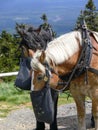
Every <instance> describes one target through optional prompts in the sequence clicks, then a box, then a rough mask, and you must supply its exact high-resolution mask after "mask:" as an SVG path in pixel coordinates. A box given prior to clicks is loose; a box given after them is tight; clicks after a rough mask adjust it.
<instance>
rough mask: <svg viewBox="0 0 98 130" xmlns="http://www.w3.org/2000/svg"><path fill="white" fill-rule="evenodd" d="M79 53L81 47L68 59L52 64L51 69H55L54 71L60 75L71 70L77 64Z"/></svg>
mask: <svg viewBox="0 0 98 130" xmlns="http://www.w3.org/2000/svg"><path fill="white" fill-rule="evenodd" d="M80 53H81V49H80V50H79V51H78V52H76V53H75V54H74V55H73V56H72V57H70V58H69V59H68V60H66V61H65V62H63V63H61V64H57V65H55V67H54V66H53V69H54V70H55V72H56V73H57V74H58V75H62V76H63V75H66V74H68V73H69V72H71V71H72V69H73V68H74V67H75V65H76V64H77V61H78V59H79V56H80Z"/></svg>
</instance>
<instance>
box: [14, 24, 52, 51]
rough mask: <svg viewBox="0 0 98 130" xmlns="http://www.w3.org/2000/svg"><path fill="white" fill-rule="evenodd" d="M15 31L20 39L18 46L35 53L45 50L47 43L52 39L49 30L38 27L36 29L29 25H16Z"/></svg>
mask: <svg viewBox="0 0 98 130" xmlns="http://www.w3.org/2000/svg"><path fill="white" fill-rule="evenodd" d="M16 30H17V32H18V34H19V35H20V37H21V38H22V40H21V42H20V45H21V46H22V45H25V46H26V47H27V48H29V49H32V50H34V51H36V49H41V50H42V49H43V50H45V49H46V47H47V43H48V42H50V41H51V40H52V39H53V36H52V31H51V28H46V29H44V28H42V25H40V26H39V27H38V28H37V29H36V28H34V27H33V26H30V25H19V24H17V26H16Z"/></svg>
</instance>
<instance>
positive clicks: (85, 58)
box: [49, 19, 98, 92]
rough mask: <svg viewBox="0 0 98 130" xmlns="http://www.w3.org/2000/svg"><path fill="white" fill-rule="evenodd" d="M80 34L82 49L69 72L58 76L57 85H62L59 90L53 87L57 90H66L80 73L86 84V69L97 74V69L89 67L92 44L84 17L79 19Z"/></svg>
mask: <svg viewBox="0 0 98 130" xmlns="http://www.w3.org/2000/svg"><path fill="white" fill-rule="evenodd" d="M81 35H82V49H81V54H80V57H79V59H78V62H77V64H76V66H75V67H74V68H73V69H72V71H71V72H70V73H68V74H66V75H63V76H59V78H60V79H61V80H62V82H58V85H63V86H64V87H63V88H62V89H60V90H57V89H55V90H56V91H58V92H63V91H65V90H68V89H69V87H70V82H71V80H73V79H75V78H77V77H79V76H81V75H82V74H85V78H84V79H85V84H88V71H90V72H92V73H95V74H97V75H98V70H96V69H94V68H92V67H90V62H91V58H92V50H93V46H92V43H91V39H90V35H89V30H88V29H87V26H86V23H85V20H84V19H83V20H82V21H81ZM49 69H51V68H49Z"/></svg>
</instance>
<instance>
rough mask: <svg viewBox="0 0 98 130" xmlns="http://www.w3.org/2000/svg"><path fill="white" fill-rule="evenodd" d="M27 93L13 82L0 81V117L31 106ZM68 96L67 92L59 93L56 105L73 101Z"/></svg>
mask: <svg viewBox="0 0 98 130" xmlns="http://www.w3.org/2000/svg"><path fill="white" fill-rule="evenodd" d="M29 93H30V92H29V91H19V90H17V89H16V88H15V86H14V83H13V82H9V83H0V118H1V117H6V116H7V114H8V113H9V112H10V111H12V110H15V109H18V108H21V107H31V108H32V106H31V101H30V94H29ZM68 96H69V93H68V92H66V93H63V94H60V95H59V102H58V105H61V104H66V103H71V102H73V98H72V97H71V96H69V98H68Z"/></svg>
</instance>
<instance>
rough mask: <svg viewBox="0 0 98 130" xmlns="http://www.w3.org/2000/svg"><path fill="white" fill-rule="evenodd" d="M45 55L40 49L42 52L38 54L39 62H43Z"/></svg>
mask: <svg viewBox="0 0 98 130" xmlns="http://www.w3.org/2000/svg"><path fill="white" fill-rule="evenodd" d="M45 57H46V55H45V52H44V51H42V54H41V56H40V59H39V61H40V62H41V63H44V61H45Z"/></svg>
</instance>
